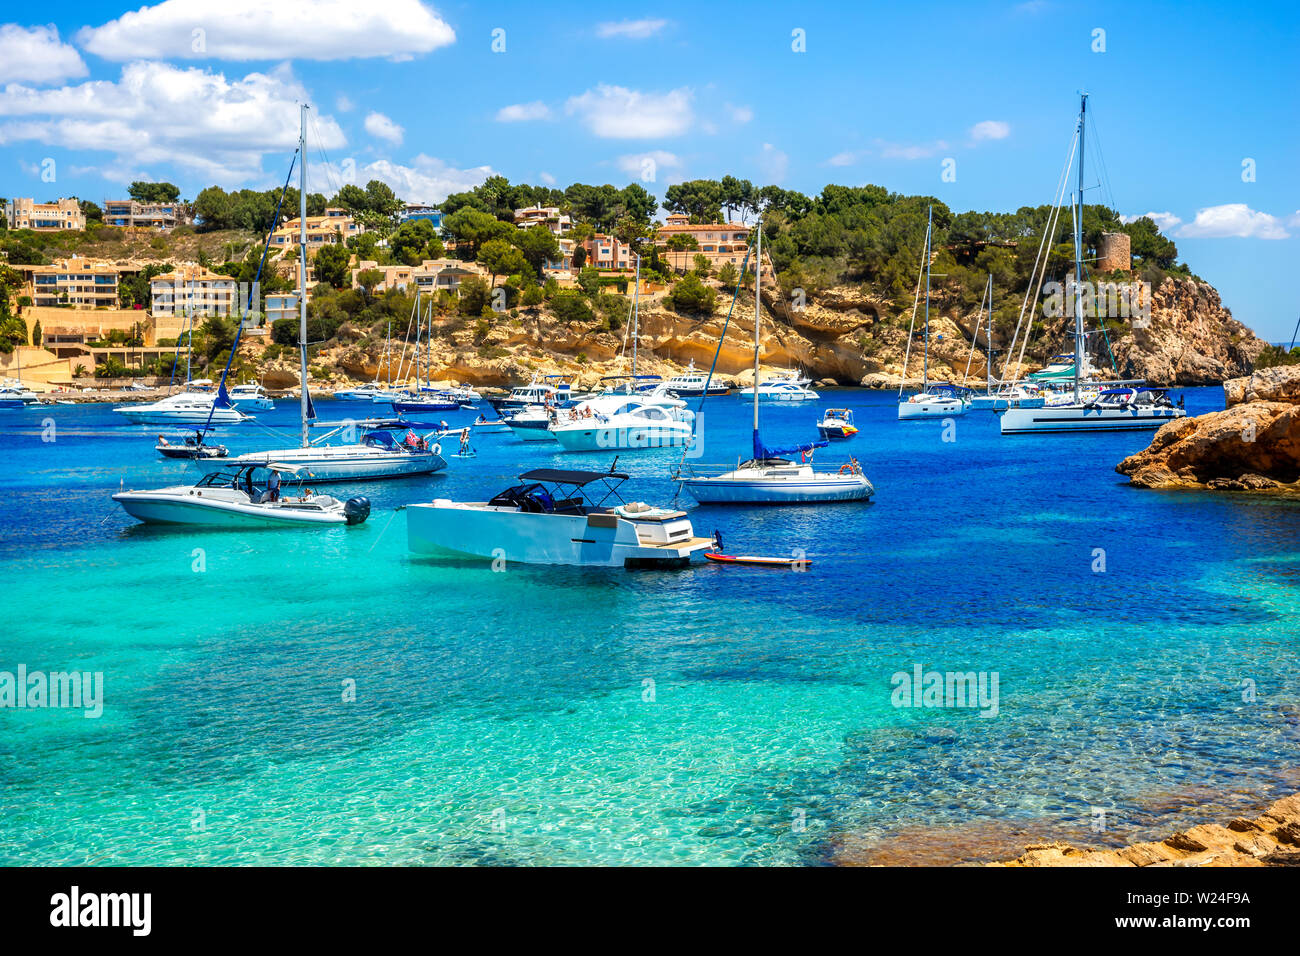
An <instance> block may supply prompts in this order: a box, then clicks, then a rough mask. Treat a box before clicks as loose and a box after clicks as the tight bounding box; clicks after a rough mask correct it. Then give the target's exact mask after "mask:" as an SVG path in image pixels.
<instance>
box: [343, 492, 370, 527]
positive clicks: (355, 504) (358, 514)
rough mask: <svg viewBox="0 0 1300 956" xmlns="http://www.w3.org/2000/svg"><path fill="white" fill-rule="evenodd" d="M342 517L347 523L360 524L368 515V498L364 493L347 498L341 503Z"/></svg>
mask: <svg viewBox="0 0 1300 956" xmlns="http://www.w3.org/2000/svg"><path fill="white" fill-rule="evenodd" d="M343 517H344V518H345V519H347V523H348V524H361V522H363V521H365V520H366V519H367V518H369V517H370V499H369V498H367V497H365V496H364V495H357V496H356V497H355V498H349V499H348V500H347V501H345V502H344V503H343Z"/></svg>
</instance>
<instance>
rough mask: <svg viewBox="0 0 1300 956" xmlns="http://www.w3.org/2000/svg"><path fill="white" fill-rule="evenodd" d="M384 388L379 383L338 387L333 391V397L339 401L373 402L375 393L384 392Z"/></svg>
mask: <svg viewBox="0 0 1300 956" xmlns="http://www.w3.org/2000/svg"><path fill="white" fill-rule="evenodd" d="M385 391H386V389H384V388H383V387H381V386H379V385H362V386H360V387H359V388H340V389H336V390H335V392H334V399H335V400H336V401H340V402H371V403H373V402H374V400H375V396H376V395H380V394H382V393H383V392H385Z"/></svg>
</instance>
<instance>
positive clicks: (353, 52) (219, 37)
mask: <svg viewBox="0 0 1300 956" xmlns="http://www.w3.org/2000/svg"><path fill="white" fill-rule="evenodd" d="M455 39H456V34H455V32H454V31H453V30H452V29H451V27H449V26H448V25H447V23H446V22H445V21H444V20H443V19H442V18H441V17H439V16H438V15H437V14H436V13H434V12H433V11H432V10H431V9H429V8H428V7H427V6H425V5H424V4H423V3H422V2H420V0H384V2H383V3H357V2H356V0H294V2H292V3H268V2H266V0H163V2H162V3H158V4H155V5H154V6H151V7H141V8H140V9H139V10H135V11H132V12H130V13H124V14H122V16H120V17H118V18H117V19H116V20H111V21H109V22H108V23H105V24H104V25H103V26H99V27H84V28H83V29H82V30H81V31H80V32H79V33H78V34H77V40H78V42H79V43H80V44H81V45H82V46H83V47H84V48H85V49H86V50H88V51H89V52H91V53H94V54H95V55H96V56H101V57H103V58H104V59H106V60H122V61H126V60H141V59H154V60H184V59H191V60H193V59H203V60H207V59H217V60H283V59H301V60H350V59H357V58H364V57H376V56H381V57H388V58H389V59H393V60H408V59H410V58H411V57H412V56H414V55H416V54H418V53H428V52H430V51H431V50H436V49H437V48H438V47H442V46H447V45H448V44H450V43H453V42H455Z"/></svg>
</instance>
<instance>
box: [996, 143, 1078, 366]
mask: <svg viewBox="0 0 1300 956" xmlns="http://www.w3.org/2000/svg"><path fill="white" fill-rule="evenodd" d="M1078 146H1079V131H1078V130H1077V129H1076V130H1075V131H1074V136H1073V137H1071V139H1070V149H1069V152H1068V154H1067V155H1066V157H1065V166H1064V167H1062V169H1061V176H1060V179H1059V180H1058V181H1057V183H1056V195H1055V196H1054V197H1053V200H1052V201H1053V209H1052V211H1051V212H1049V213H1048V214H1047V223H1046V224H1045V226H1044V229H1043V237H1042V239H1040V240H1039V241H1038V254H1037V255H1036V256H1035V257H1034V267H1033V270H1032V271H1031V272H1030V274H1029V286H1028V288H1026V289H1025V299H1024V301H1023V302H1022V303H1021V305H1020V315H1019V317H1018V318H1017V319H1016V330H1015V333H1014V334H1013V335H1012V336H1011V344H1010V345H1008V346H1007V358H1006V361H1005V362H1003V363H1002V380H1003V381H1006V380H1007V372H1008V371H1009V369H1010V368H1011V355H1012V353H1013V352H1015V350H1016V340H1017V339H1019V338H1020V328H1021V326H1022V325H1023V324H1024V321H1025V312H1026V310H1027V309H1028V308H1029V302H1030V300H1031V299H1033V298H1034V297H1035V295H1036V294H1037V292H1038V284H1039V281H1041V280H1038V278H1037V277H1038V271H1039V263H1040V260H1041V262H1042V269H1043V275H1044V277H1045V276H1046V273H1047V261H1046V259H1044V257H1043V250H1044V249H1048V250H1049V251H1048V253H1047V258H1051V252H1050V249H1051V246H1050V245H1049V244H1048V237H1049V236H1051V237H1053V238H1054V237H1055V235H1056V222H1055V220H1056V219H1057V217H1059V215H1060V211H1061V200H1062V199H1063V198H1064V193H1065V183H1066V180H1067V179H1068V178H1069V175H1070V169H1071V167H1072V166H1073V165H1074V151H1075V150H1076V149H1077V148H1078ZM1035 311H1037V308H1036V307H1035ZM1032 326H1033V320H1032V319H1031V320H1030V328H1032ZM1029 331H1030V329H1029V328H1026V329H1025V338H1024V341H1023V342H1021V345H1020V355H1019V356H1018V357H1017V358H1016V366H1017V367H1019V366H1020V363H1021V361H1022V360H1023V359H1024V355H1025V345H1026V344H1028V342H1029Z"/></svg>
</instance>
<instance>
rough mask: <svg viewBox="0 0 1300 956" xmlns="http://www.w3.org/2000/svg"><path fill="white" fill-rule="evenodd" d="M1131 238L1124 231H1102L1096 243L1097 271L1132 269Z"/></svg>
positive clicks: (1127, 270) (1125, 270)
mask: <svg viewBox="0 0 1300 956" xmlns="http://www.w3.org/2000/svg"><path fill="white" fill-rule="evenodd" d="M1132 248H1133V246H1132V240H1131V239H1130V238H1129V235H1128V233H1126V232H1103V233H1102V234H1101V242H1100V243H1098V244H1097V271H1098V272H1099V273H1106V272H1131V271H1132V270H1133V253H1132Z"/></svg>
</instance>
